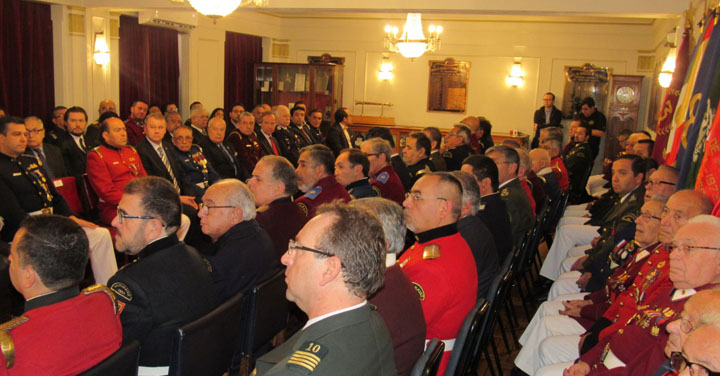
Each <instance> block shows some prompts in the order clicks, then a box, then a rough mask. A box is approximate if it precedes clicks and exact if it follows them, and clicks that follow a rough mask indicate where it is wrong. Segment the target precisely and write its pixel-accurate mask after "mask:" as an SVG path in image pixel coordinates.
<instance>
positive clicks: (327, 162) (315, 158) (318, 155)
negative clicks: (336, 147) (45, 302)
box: [300, 144, 335, 175]
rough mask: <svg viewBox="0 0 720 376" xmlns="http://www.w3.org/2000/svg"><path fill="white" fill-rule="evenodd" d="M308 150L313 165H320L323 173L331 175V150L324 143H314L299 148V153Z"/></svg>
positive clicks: (333, 163) (332, 171)
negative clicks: (323, 169)
mask: <svg viewBox="0 0 720 376" xmlns="http://www.w3.org/2000/svg"><path fill="white" fill-rule="evenodd" d="M304 152H308V156H309V157H310V160H311V161H312V164H313V167H315V166H317V165H322V166H323V167H324V168H325V173H327V174H330V175H332V174H333V173H334V172H335V156H334V155H333V152H332V150H330V148H329V147H327V146H325V145H320V144H314V145H308V146H305V147H304V148H302V149H300V154H302V153H304Z"/></svg>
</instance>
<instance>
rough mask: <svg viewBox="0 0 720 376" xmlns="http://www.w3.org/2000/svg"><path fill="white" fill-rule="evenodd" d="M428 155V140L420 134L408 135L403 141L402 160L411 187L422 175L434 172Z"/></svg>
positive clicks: (433, 166)
mask: <svg viewBox="0 0 720 376" xmlns="http://www.w3.org/2000/svg"><path fill="white" fill-rule="evenodd" d="M429 154H430V139H429V138H427V136H425V134H424V133H422V132H414V133H410V134H409V135H408V137H407V139H405V147H404V148H403V153H402V160H403V162H405V164H406V165H407V168H408V172H409V173H410V182H411V185H412V184H415V182H416V181H418V179H420V178H421V177H422V175H423V174H425V173H428V172H433V171H435V165H434V164H433V163H432V162H430V155H429ZM408 190H410V189H409V188H408Z"/></svg>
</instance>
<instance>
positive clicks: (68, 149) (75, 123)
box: [60, 107, 100, 178]
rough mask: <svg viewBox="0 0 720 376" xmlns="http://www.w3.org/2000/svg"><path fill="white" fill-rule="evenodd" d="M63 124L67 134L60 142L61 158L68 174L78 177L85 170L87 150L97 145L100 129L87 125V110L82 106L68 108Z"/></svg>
mask: <svg viewBox="0 0 720 376" xmlns="http://www.w3.org/2000/svg"><path fill="white" fill-rule="evenodd" d="M65 124H66V127H67V131H68V134H67V136H65V137H64V138H63V139H62V141H61V144H60V149H61V150H62V155H63V160H64V161H65V166H66V168H67V172H68V174H69V175H70V176H75V178H80V177H82V175H83V174H84V173H85V171H86V167H87V153H88V151H90V150H91V149H92V148H94V147H95V146H98V145H99V144H98V142H99V141H98V140H99V138H100V133H99V132H100V130H99V129H97V128H95V127H92V128H88V127H87V112H85V110H84V109H83V108H82V107H70V108H68V109H67V111H65ZM86 131H87V134H86Z"/></svg>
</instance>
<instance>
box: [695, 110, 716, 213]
mask: <svg viewBox="0 0 720 376" xmlns="http://www.w3.org/2000/svg"><path fill="white" fill-rule="evenodd" d="M718 142H720V116H715V121H713V124H712V128H711V129H710V132H709V133H708V137H707V141H706V142H705V155H704V156H703V159H702V165H701V166H700V172H699V173H698V175H697V180H696V181H695V190H696V191H701V192H703V193H705V195H706V196H707V197H709V198H710V199H711V200H712V202H713V204H715V203H720V201H718V199H720V144H718ZM717 208H718V206H716V209H717Z"/></svg>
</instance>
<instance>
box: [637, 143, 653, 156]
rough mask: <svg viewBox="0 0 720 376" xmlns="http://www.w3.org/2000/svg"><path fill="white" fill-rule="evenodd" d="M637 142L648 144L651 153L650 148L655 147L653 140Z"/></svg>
mask: <svg viewBox="0 0 720 376" xmlns="http://www.w3.org/2000/svg"><path fill="white" fill-rule="evenodd" d="M637 144H638V145H639V144H648V150H650V153H652V150H653V148H654V147H655V141H653V140H640V141H638V142H637Z"/></svg>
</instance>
